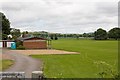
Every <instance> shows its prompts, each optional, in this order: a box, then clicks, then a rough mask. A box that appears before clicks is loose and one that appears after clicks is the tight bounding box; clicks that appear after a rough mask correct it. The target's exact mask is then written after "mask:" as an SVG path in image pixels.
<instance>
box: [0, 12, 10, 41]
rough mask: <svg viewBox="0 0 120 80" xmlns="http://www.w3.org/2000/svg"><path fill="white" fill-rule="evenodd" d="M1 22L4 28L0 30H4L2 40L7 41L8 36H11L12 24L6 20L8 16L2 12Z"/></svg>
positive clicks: (0, 27) (0, 14) (1, 27)
mask: <svg viewBox="0 0 120 80" xmlns="http://www.w3.org/2000/svg"><path fill="white" fill-rule="evenodd" d="M0 16H1V17H0V20H1V21H0V22H1V23H2V26H0V29H2V39H3V40H6V39H7V38H8V37H7V35H9V34H10V30H11V28H10V22H9V20H8V19H7V18H6V16H5V15H4V14H3V13H1V12H0Z"/></svg>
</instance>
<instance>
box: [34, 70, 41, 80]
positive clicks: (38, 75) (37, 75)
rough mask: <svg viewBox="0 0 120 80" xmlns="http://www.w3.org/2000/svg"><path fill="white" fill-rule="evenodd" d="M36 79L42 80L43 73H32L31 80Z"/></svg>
mask: <svg viewBox="0 0 120 80" xmlns="http://www.w3.org/2000/svg"><path fill="white" fill-rule="evenodd" d="M36 78H37V79H38V80H42V79H43V71H33V72H32V79H33V80H34V79H36Z"/></svg>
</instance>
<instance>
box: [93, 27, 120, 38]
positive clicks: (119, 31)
mask: <svg viewBox="0 0 120 80" xmlns="http://www.w3.org/2000/svg"><path fill="white" fill-rule="evenodd" d="M108 38H109V39H116V40H118V39H120V28H112V29H111V30H109V31H108V32H107V31H106V30H103V29H102V28H99V29H97V31H95V32H94V39H95V40H106V39H108Z"/></svg>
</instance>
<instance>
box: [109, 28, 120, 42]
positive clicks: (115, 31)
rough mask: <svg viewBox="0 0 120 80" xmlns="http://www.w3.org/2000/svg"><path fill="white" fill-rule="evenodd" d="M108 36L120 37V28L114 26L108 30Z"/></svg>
mask: <svg viewBox="0 0 120 80" xmlns="http://www.w3.org/2000/svg"><path fill="white" fill-rule="evenodd" d="M108 37H109V38H112V39H116V40H117V39H120V28H113V29H111V30H110V31H109V32H108Z"/></svg>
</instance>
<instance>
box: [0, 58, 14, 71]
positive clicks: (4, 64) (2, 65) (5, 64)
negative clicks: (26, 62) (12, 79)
mask: <svg viewBox="0 0 120 80" xmlns="http://www.w3.org/2000/svg"><path fill="white" fill-rule="evenodd" d="M13 63H14V62H13V60H2V61H0V71H4V70H5V69H8V68H9V67H10V66H11V65H13Z"/></svg>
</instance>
